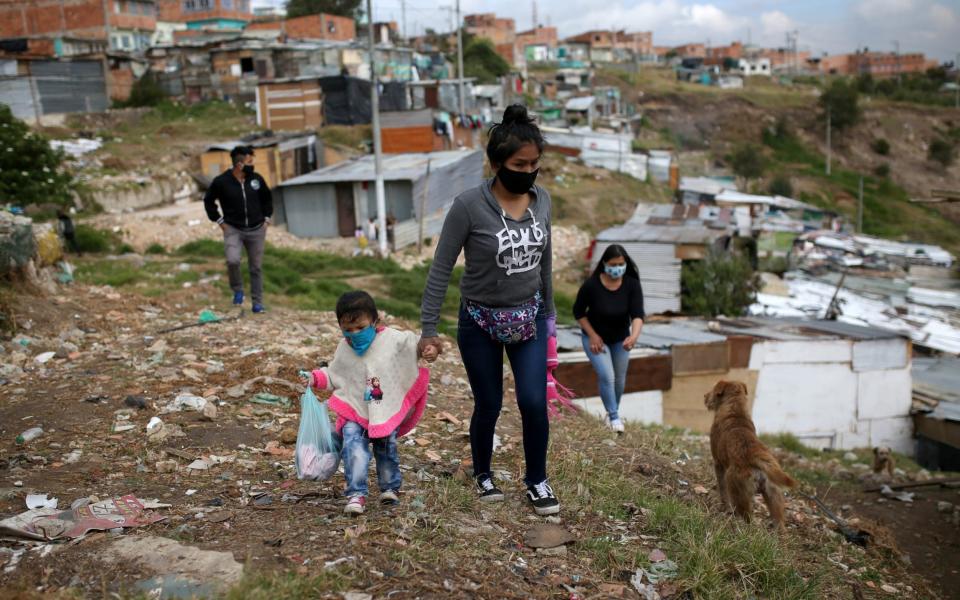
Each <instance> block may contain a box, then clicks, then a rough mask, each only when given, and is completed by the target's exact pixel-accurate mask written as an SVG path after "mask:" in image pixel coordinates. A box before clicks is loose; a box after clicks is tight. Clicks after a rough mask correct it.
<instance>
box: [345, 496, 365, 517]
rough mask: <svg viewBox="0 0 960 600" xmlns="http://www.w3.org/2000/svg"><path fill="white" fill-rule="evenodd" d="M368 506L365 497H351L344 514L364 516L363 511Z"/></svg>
mask: <svg viewBox="0 0 960 600" xmlns="http://www.w3.org/2000/svg"><path fill="white" fill-rule="evenodd" d="M366 505H367V499H366V498H365V497H363V496H351V497H350V499H349V500H347V505H346V506H344V507H343V512H345V513H346V514H348V515H362V514H363V509H364V507H365V506H366Z"/></svg>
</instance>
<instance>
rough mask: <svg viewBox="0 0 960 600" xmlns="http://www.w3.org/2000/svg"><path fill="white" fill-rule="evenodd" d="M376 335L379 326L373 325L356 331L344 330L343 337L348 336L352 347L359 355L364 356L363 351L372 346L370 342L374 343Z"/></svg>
mask: <svg viewBox="0 0 960 600" xmlns="http://www.w3.org/2000/svg"><path fill="white" fill-rule="evenodd" d="M376 336H377V328H376V327H374V326H373V325H370V326H369V327H365V328H363V329H361V330H360V331H356V332H349V331H344V332H343V337H345V338H347V342H349V343H350V347H351V348H353V351H354V352H356V353H357V356H363V353H364V352H366V351H367V349H369V348H370V344H372V343H373V338H375V337H376Z"/></svg>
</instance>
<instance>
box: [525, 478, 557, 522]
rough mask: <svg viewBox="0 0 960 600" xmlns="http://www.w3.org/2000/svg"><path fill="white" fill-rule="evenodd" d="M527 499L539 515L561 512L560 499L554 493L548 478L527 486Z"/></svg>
mask: <svg viewBox="0 0 960 600" xmlns="http://www.w3.org/2000/svg"><path fill="white" fill-rule="evenodd" d="M527 499H528V500H530V503H531V504H533V510H535V511H536V513H537V514H538V515H555V514H557V513H558V512H560V501H559V500H557V497H556V496H554V495H553V488H551V487H550V484H549V483H547V481H546V480H544V481H541V482H540V483H538V484H536V485H528V486H527Z"/></svg>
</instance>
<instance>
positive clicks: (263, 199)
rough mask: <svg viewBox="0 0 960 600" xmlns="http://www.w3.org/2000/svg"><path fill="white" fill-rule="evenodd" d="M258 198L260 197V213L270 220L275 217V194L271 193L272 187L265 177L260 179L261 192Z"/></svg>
mask: <svg viewBox="0 0 960 600" xmlns="http://www.w3.org/2000/svg"><path fill="white" fill-rule="evenodd" d="M257 196H259V197H260V213H261V214H262V215H263V216H264V217H266V218H268V219H269V218H271V217H273V192H271V191H270V186H268V185H267V182H266V181H264V179H263V177H261V178H260V190H259V191H258V193H257Z"/></svg>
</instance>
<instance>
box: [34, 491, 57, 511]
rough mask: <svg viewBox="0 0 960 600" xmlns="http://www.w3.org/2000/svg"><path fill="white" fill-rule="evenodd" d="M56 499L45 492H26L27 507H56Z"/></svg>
mask: <svg viewBox="0 0 960 600" xmlns="http://www.w3.org/2000/svg"><path fill="white" fill-rule="evenodd" d="M56 507H57V499H56V498H51V497H50V496H48V495H47V494H27V508H29V509H31V510H32V509H34V508H56Z"/></svg>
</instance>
